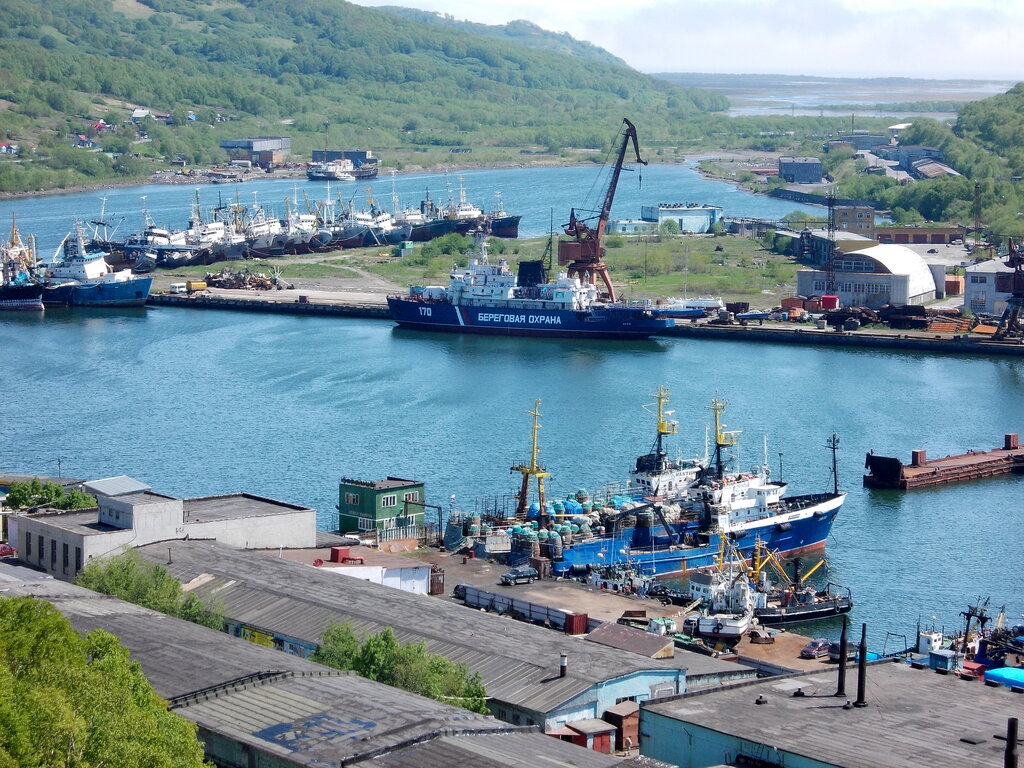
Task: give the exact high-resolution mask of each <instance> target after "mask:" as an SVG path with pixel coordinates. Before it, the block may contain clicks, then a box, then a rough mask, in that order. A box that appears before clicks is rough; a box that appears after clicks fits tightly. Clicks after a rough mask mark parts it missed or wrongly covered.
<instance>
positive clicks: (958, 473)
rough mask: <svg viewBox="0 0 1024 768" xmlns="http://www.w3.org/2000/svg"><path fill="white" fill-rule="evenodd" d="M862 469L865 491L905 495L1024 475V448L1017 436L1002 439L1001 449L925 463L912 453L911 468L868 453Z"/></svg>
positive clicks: (920, 455)
mask: <svg viewBox="0 0 1024 768" xmlns="http://www.w3.org/2000/svg"><path fill="white" fill-rule="evenodd" d="M864 466H865V468H866V469H867V470H868V474H866V475H864V486H865V487H866V488H895V489H897V490H901V491H906V490H909V489H911V488H925V487H928V486H932V485H946V484H948V483H959V482H961V481H963V480H976V479H978V478H982V477H992V476H994V475H1005V474H1009V473H1010V472H1016V473H1024V448H1022V447H1021V446H1020V441H1019V439H1018V436H1017V435H1016V434H1007V435H1005V436H1004V437H1003V447H1002V448H994V449H992V450H991V451H968V452H967V453H963V454H960V455H959V456H946V457H945V458H943V459H931V460H929V459H928V456H927V454H926V452H925V451H920V450H919V451H913V452H912V454H911V461H910V464H904V463H903V462H902V461H900V460H899V459H896V458H892V457H889V456H876V455H875V454H874V453H869V454H867V456H866V457H865V460H864Z"/></svg>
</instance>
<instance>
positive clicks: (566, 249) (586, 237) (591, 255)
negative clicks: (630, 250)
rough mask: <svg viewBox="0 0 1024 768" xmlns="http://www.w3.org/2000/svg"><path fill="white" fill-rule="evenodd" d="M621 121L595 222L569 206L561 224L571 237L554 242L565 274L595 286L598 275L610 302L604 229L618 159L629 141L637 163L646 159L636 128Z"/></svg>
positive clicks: (618, 170) (618, 168) (612, 292)
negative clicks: (580, 216) (566, 218)
mask: <svg viewBox="0 0 1024 768" xmlns="http://www.w3.org/2000/svg"><path fill="white" fill-rule="evenodd" d="M622 122H623V123H624V124H625V126H626V130H625V132H624V133H623V134H622V143H621V144H620V145H619V150H618V156H617V157H616V159H615V167H614V168H613V169H612V176H611V180H610V181H609V182H608V190H607V192H605V196H604V205H603V206H602V207H601V212H600V214H599V215H598V219H597V224H596V225H595V226H591V225H589V224H587V223H586V221H584V220H582V219H578V218H576V209H575V208H573V209H572V210H571V211H570V213H569V223H568V224H566V225H565V234H566V235H568V236H569V237H571V238H573V239H572V240H559V241H558V266H560V267H564V266H568V273H569V277H573V276H578V277H579V278H580V280H581V281H585V282H589V283H590V284H591V285H597V278H598V276H600V277H601V281H602V282H603V283H604V286H605V288H606V289H607V295H608V299H609V300H610V301H615V288H614V287H613V286H612V281H611V278H610V277H609V276H608V265H606V264H605V263H604V244H603V241H604V232H605V228H606V227H607V226H608V215H609V214H610V213H611V209H612V200H614V199H615V188H616V187H617V186H618V184H619V175H620V174H621V173H622V161H623V159H624V158H625V157H626V149H627V148H628V147H629V144H630V141H632V143H633V153H634V154H635V155H636V161H637V162H638V163H640V164H641V165H647V161H646V160H644V159H643V158H641V157H640V145H639V143H638V142H637V138H636V127H635V126H634V125H633V124H632V123H631V122H629V120H627V119H625V118H623V119H622Z"/></svg>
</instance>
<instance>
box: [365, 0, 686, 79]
mask: <svg viewBox="0 0 1024 768" xmlns="http://www.w3.org/2000/svg"><path fill="white" fill-rule="evenodd" d="M377 8H378V9H379V10H382V11H387V12H388V13H394V14H397V15H399V16H402V17H404V18H406V19H412V20H413V21H418V22H422V23H424V24H440V25H442V26H446V27H454V28H456V29H461V30H464V31H466V32H472V33H473V34H475V35H483V36H484V37H495V38H498V39H501V40H505V41H507V42H510V43H519V44H520V45H525V46H527V47H529V48H540V49H542V50H546V51H555V52H557V53H567V54H569V55H572V56H578V57H579V58H582V59H593V60H594V61H602V62H604V63H606V64H620V65H622V66H627V64H626V62H624V61H623V60H622V59H620V58H619V57H618V56H615V55H613V54H611V53H609V52H608V51H606V50H605V49H604V48H599V47H597V46H596V45H594V44H593V43H588V42H587V41H586V40H577V39H576V38H574V37H573V36H572V35H570V34H568V33H567V32H549V31H548V30H546V29H543V28H542V27H538V26H537V25H536V24H534V23H533V22H531V21H526V20H525V19H517V20H516V21H510V22H508V23H507V24H478V23H476V22H473V21H465V20H463V19H456V18H455V17H453V16H451V15H449V14H440V13H436V12H435V11H421V10H420V9H418V8H403V7H402V6H398V5H379V6H377ZM694 87H696V88H700V87H701V86H700V84H699V83H695V84H694Z"/></svg>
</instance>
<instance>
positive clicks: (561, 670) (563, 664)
mask: <svg viewBox="0 0 1024 768" xmlns="http://www.w3.org/2000/svg"><path fill="white" fill-rule="evenodd" d="M568 672H569V657H568V656H566V655H565V654H564V653H563V654H562V655H561V656H560V657H559V658H558V676H559V677H565V676H566V674H567V673H568Z"/></svg>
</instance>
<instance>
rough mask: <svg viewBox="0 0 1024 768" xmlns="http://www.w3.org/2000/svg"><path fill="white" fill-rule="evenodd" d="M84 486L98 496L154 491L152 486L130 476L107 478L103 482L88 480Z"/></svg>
mask: <svg viewBox="0 0 1024 768" xmlns="http://www.w3.org/2000/svg"><path fill="white" fill-rule="evenodd" d="M82 485H83V487H84V488H85V490H87V491H88V492H89V493H93V494H96V495H98V496H124V495H126V494H129V493H142V492H143V491H149V490H152V488H151V486H149V485H146V484H145V483H144V482H142V481H141V480H136V479H135V478H134V477H128V475H118V476H117V477H107V478H104V479H102V480H88V481H86V482H85V483H83V484H82Z"/></svg>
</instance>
